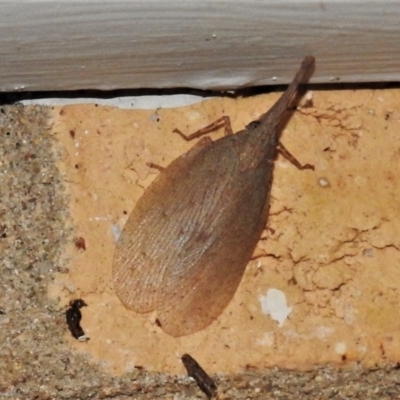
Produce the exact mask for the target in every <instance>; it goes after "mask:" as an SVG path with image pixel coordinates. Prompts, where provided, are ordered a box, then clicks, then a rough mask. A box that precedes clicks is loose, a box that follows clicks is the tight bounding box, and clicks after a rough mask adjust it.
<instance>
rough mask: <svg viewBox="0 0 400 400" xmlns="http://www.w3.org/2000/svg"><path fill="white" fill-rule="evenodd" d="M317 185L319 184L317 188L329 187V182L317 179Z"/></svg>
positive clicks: (324, 179)
mask: <svg viewBox="0 0 400 400" xmlns="http://www.w3.org/2000/svg"><path fill="white" fill-rule="evenodd" d="M318 184H319V186H321V187H323V188H325V187H328V186H330V185H329V181H328V180H327V179H326V178H319V179H318Z"/></svg>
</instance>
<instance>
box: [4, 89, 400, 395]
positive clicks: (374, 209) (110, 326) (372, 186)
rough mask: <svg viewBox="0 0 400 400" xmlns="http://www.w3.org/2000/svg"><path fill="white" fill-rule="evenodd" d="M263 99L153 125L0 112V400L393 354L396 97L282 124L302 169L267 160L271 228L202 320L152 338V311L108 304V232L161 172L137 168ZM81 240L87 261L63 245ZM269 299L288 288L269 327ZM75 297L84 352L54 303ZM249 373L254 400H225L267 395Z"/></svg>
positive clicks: (59, 112)
mask: <svg viewBox="0 0 400 400" xmlns="http://www.w3.org/2000/svg"><path fill="white" fill-rule="evenodd" d="M276 98H277V95H275V94H272V95H267V96H258V97H254V98H247V99H238V100H232V99H212V100H209V101H206V102H203V103H202V104H198V105H193V106H191V107H185V108H181V109H176V110H158V111H157V113H154V112H152V111H140V110H138V111H126V110H119V109H113V108H110V107H97V106H95V105H76V106H66V107H62V108H60V107H54V108H52V109H46V108H40V107H30V108H24V107H21V106H12V107H8V108H3V112H2V114H0V116H1V118H2V120H1V123H2V125H1V126H2V128H1V129H2V132H1V133H2V138H3V139H2V140H3V142H2V144H3V145H2V149H1V150H2V152H3V154H2V158H1V169H2V174H1V179H2V181H1V190H2V206H1V210H0V211H1V215H2V220H1V227H0V228H1V232H0V234H1V235H2V236H1V240H0V244H1V246H2V247H1V250H2V255H3V256H4V262H3V263H2V265H1V268H2V279H3V284H2V289H1V292H0V301H1V303H0V306H1V309H2V314H1V315H0V324H1V327H2V329H1V331H0V335H1V342H0V343H1V348H0V351H1V359H0V360H1V361H0V362H1V364H2V367H1V370H2V371H7V373H3V374H2V376H1V377H0V392H3V393H5V394H7V395H9V396H12V395H15V397H17V396H18V395H19V396H21V398H27V397H24V396H26V395H27V394H28V393H30V394H32V393H33V394H35V393H36V394H37V396H39V395H40V396H42V397H39V398H52V397H51V396H54V395H55V393H56V396H57V398H76V396H80V397H81V398H86V397H88V396H90V395H91V396H94V397H96V396H97V397H98V398H104V397H109V398H119V395H121V396H123V395H125V394H126V395H130V394H132V393H136V394H137V393H138V392H141V395H143V397H140V398H154V397H157V398H164V397H162V396H164V395H165V396H166V397H165V398H168V396H167V394H168V393H171V394H172V393H176V392H178V393H179V391H180V390H182V387H185V385H186V386H187V385H188V383H187V382H188V381H187V380H185V378H182V380H176V379H175V378H173V377H171V378H169V376H168V375H159V374H157V373H153V374H152V373H148V372H145V371H141V370H138V369H137V368H135V367H137V366H141V367H144V368H145V370H153V371H161V372H163V373H179V374H184V370H183V367H182V365H181V363H180V360H179V357H180V356H181V355H182V354H183V353H190V354H192V355H193V356H194V357H195V358H196V359H197V360H198V361H199V362H200V363H201V365H202V366H203V367H204V368H205V369H206V370H207V371H209V372H210V373H214V372H223V373H225V374H229V373H241V375H240V378H234V379H233V381H232V380H231V381H230V382H231V383H230V386H229V385H228V387H230V388H231V389H232V385H233V387H236V386H237V385H238V384H237V379H239V381H241V380H244V382H250V380H252V379H253V380H254V375H252V374H253V372H252V373H249V372H243V371H245V370H246V371H249V368H250V369H251V370H252V371H265V368H267V367H271V366H280V367H286V368H295V369H304V368H312V367H314V366H315V365H321V364H324V363H326V362H333V363H336V364H338V365H339V364H340V365H344V364H347V363H349V362H351V361H355V362H358V363H361V365H362V366H363V367H366V368H369V367H376V366H384V365H387V364H388V363H389V362H397V361H398V360H400V340H399V337H398V335H397V332H398V331H399V328H400V321H398V318H397V315H398V304H399V300H400V294H399V291H398V285H399V284H398V282H400V279H399V278H400V276H399V268H398V261H399V251H398V249H399V248H400V247H399V243H398V242H399V240H400V239H399V234H398V233H399V232H398V231H399V229H400V228H399V225H398V223H397V221H398V220H400V215H399V214H400V209H399V207H398V205H397V203H398V198H399V193H398V192H399V191H400V184H399V183H398V182H397V180H398V179H400V178H398V177H399V176H400V173H399V172H400V171H399V169H400V167H399V166H398V162H397V159H398V154H399V153H400V138H399V137H398V135H397V132H398V127H399V124H400V113H399V112H398V111H396V110H398V109H400V107H399V106H400V91H399V90H364V91H356V92H353V91H352V92H343V91H342V92H332V91H330V92H316V93H314V96H313V104H314V106H311V107H310V106H308V107H306V106H304V107H302V108H300V109H299V110H298V111H297V112H295V113H294V115H293V117H292V119H291V120H290V122H289V124H288V125H287V126H286V128H285V130H284V133H283V135H282V141H283V143H284V144H285V146H286V147H287V148H288V149H289V150H290V151H291V152H292V153H293V154H295V155H296V157H297V158H298V159H299V160H300V161H301V162H302V163H312V164H314V166H315V171H314V172H310V171H307V172H304V171H298V170H296V169H295V168H294V167H293V166H292V165H291V164H290V163H289V162H288V161H286V160H285V159H283V158H281V157H279V158H278V160H277V162H276V167H275V178H274V184H273V188H272V205H271V206H272V208H271V214H270V218H269V222H268V226H269V227H270V228H271V229H270V230H266V231H265V234H264V236H263V239H262V240H261V241H260V243H259V245H258V247H257V249H256V252H255V255H254V258H255V259H254V260H253V261H251V262H250V263H249V265H248V267H247V270H246V274H245V276H244V279H243V281H242V283H241V285H240V287H239V290H238V292H237V293H236V295H235V297H234V299H233V301H232V302H231V304H230V305H229V307H228V308H227V310H226V311H225V312H224V313H223V315H222V316H221V317H220V318H219V319H218V320H217V321H216V322H215V323H214V324H213V325H212V326H210V327H209V328H207V329H205V330H204V331H201V332H199V333H196V334H194V335H191V336H188V337H184V338H180V339H174V338H171V337H169V336H167V335H166V334H165V333H164V332H162V331H161V330H160V329H159V328H158V327H157V326H155V324H154V316H148V315H137V314H135V313H133V312H131V311H128V310H126V309H125V308H124V307H123V306H122V304H120V302H119V301H118V299H117V298H116V296H115V295H114V292H113V288H112V284H111V264H112V254H113V249H114V240H115V237H114V236H115V234H116V232H118V230H119V229H120V228H121V227H122V226H123V223H124V222H125V220H126V218H127V216H128V215H129V212H130V211H131V210H132V208H133V207H134V204H135V202H136V201H137V199H138V198H139V197H140V195H141V194H142V193H143V190H144V188H145V187H147V186H148V185H149V183H150V182H151V181H152V179H154V177H155V176H156V174H157V171H156V170H152V169H150V168H148V167H147V166H146V162H149V161H151V162H154V163H155V164H158V165H167V164H168V163H169V162H170V161H172V160H173V159H174V158H176V157H177V156H178V155H179V154H181V153H182V152H184V151H186V150H187V149H188V148H190V147H191V146H193V144H192V143H186V142H184V141H182V140H181V138H180V137H178V136H177V135H175V134H174V133H173V132H172V131H173V129H174V128H176V127H178V128H180V129H181V130H183V131H186V132H188V131H194V130H196V129H197V128H199V127H201V126H203V125H206V124H207V123H208V122H211V121H212V120H214V119H216V118H217V117H219V116H221V115H223V114H225V115H230V116H231V118H232V123H233V128H234V130H235V131H237V130H239V129H240V128H241V127H242V126H243V125H244V124H246V123H248V122H249V121H250V120H252V119H255V118H257V116H258V115H260V114H261V113H262V112H264V111H265V110H266V109H268V108H269V107H270V106H271V104H272V103H273V102H274V101H275V99H276ZM338 104H340V105H341V106H340V108H339V107H338V106H337V105H338ZM155 116H156V117H155ZM49 121H51V124H50V123H49ZM48 125H51V127H50V129H48V128H47V126H48ZM220 134H221V132H218V133H215V134H213V135H212V136H213V137H214V138H215V137H218V136H219V135H220ZM50 143H51V144H52V145H53V150H51V145H50ZM56 158H58V159H59V164H58V167H59V170H60V171H61V174H60V173H59V171H58V170H57V169H56V168H55V164H54V159H56ZM321 182H322V183H321ZM65 198H68V204H66V201H65ZM67 208H68V210H69V211H68V213H66V209H67ZM78 237H82V238H84V239H85V244H86V250H83V249H78V248H77V247H76V246H75V239H76V238H78ZM61 251H62V256H61V258H60V252H61ZM269 288H277V289H279V290H281V291H282V292H284V293H285V295H286V298H287V302H288V305H289V306H291V307H293V311H292V313H291V314H290V316H289V319H288V320H286V321H285V322H284V324H283V326H282V328H278V326H277V323H276V322H274V321H273V320H271V319H270V318H269V317H268V316H267V315H264V314H262V312H261V305H260V302H259V297H260V295H264V294H265V293H266V292H267V290H268V289H269ZM46 291H47V293H46ZM78 297H82V298H84V300H85V301H86V302H87V303H88V305H89V306H88V307H86V308H84V309H82V313H83V320H82V326H83V328H84V330H85V332H86V333H87V335H88V336H89V337H90V338H91V340H90V341H89V342H87V343H80V342H77V341H75V340H74V339H73V338H72V337H71V336H70V334H69V332H68V331H67V327H66V324H65V321H64V314H63V312H64V310H65V307H66V305H67V304H68V301H69V300H70V299H73V298H78ZM85 355H86V356H89V357H85ZM319 371H321V373H325V372H322V371H325V370H324V369H322V368H321V369H320V370H319ZM355 371H358V369H357V368H356V369H355ZM387 371H388V370H387ZM122 373H125V374H124V375H123V376H122V377H121V378H118V380H115V379H114V378H113V377H112V375H116V374H117V375H119V374H122ZM110 374H112V375H110ZM247 374H250V375H247ZM254 374H255V376H260V375H257V372H254ZM326 374H329V376H331V374H332V376H336V377H337V376H338V375H340V374H341V373H340V372H332V370H329V372H326ZM232 376H235V375H232ZM262 376H263V377H264V378H265V379H267V378H266V377H267V376H270V375H268V374H267V373H266V372H262ZM303 376H304V377H306V374H304V375H303ZM354 376H355V377H357V373H356V372H354ZM386 376H387V377H388V379H389V377H390V376H391V375H390V372H388V373H386ZM46 377H47V378H46ZM236 377H237V375H236ZM66 378H68V379H66ZM264 378H263V379H264ZM220 379H221V385H222V386H223V385H224V382H225V381H224V378H223V377H221V378H220ZM263 379H261V380H260V381H259V383H260V385H259V386H257V387H258V388H259V391H257V392H254V391H253V386H251V385H250V386H248V383H245V384H243V385H242V384H240V385H239V386H241V390H240V391H239V394H237V393H236V392H235V393H236V394H233V395H231V398H241V397H240V396H241V395H243V396H247V397H249V396H250V395H249V393H248V391H247V389H248V388H250V389H251V390H250V389H249V390H250V392H251V393H253V392H254V393H253V394H254V396H255V397H254V398H257V396H258V395H260V398H266V397H265V396H266V393H267V392H269V391H270V390H271V386H270V385H269V384H268V383H266V382H264V380H263ZM269 379H272V380H273V382H278V381H280V379H281V378H278V377H277V376H275V375H273V377H272V378H268V379H267V381H268V382H270V381H269ZM282 379H283V380H282V382H287V381H288V379H289V378H288V376H285V378H282ZM297 379H298V380H299V381H300V380H301V379H300V378H299V376H297ZM305 379H306V378H305ZM310 379H313V378H312V377H311V378H310ZM349 379H350V378H349ZM355 379H357V378H355ZM377 379H378V378H377ZM334 380H335V379H333V380H332V379H331V381H334ZM377 381H378V382H380V383H381V384H382V383H383V381H382V376H380V378H379V380H377ZM132 382H134V384H133V383H132ZM143 382H147V383H143ZM149 382H150V383H149ZM232 382H233V383H232ZM235 382H236V384H235ZM182 385H183V386H182ZM257 385H258V384H257ZM303 386H304V385H303ZM306 386H307V385H306ZM314 386H315V385H314V383H310V384H309V390H308V392H307V393H306V394H310V397H309V398H312V393H313V390H314ZM146 388H147V389H146ZM364 388H365V390H367V385H365V386H364ZM146 390H148V391H149V392H148V396H149V397H146V396H147V394H146ZM157 390H158V391H159V392H157ZM227 390H228V389H227ZM260 390H261V392H260ZM291 390H292V389H291ZM299 390H300V389H299ZM358 390H359V392H360V390H361V389H358ZM363 390H364V389H363ZM257 393H258V394H257ZM279 393H281V394H282V395H283V394H284V393H285V391H284V390H283V391H281V392H279ZM293 393H300V392H299V391H296V390H294V391H293ZM315 393H320V392H318V391H317V392H315ZM360 393H361V392H360ZM388 393H389V392H388ZM391 393H392V392H391ZM192 394H193V393H192ZM32 396H33V395H32ZM46 396H48V397H46ZM74 396H75V397H74ZM137 396H139V395H137ZM235 396H236V397H235ZM275 396H276V398H279V394H275ZM371 396H372V395H371ZM32 398H33V397H32ZM121 398H123V397H121ZM135 398H139V397H135ZM182 398H184V397H182ZM250 398H251V397H250ZM303 398H305V397H303ZM363 398H366V397H365V396H364V397H363ZM368 398H373V397H368ZM377 398H383V397H382V395H379V396H377Z"/></svg>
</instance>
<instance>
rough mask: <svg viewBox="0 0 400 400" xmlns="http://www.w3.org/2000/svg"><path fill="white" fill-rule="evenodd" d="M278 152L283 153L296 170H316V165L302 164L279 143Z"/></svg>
mask: <svg viewBox="0 0 400 400" xmlns="http://www.w3.org/2000/svg"><path fill="white" fill-rule="evenodd" d="M278 151H279V153H281V154H282V155H283V156H284V157H285V158H286V159H287V160H288V161H290V162H291V163H292V164H293V165H294V166H295V167H296V168H298V169H312V170H314V165H311V164H305V165H302V164H300V162H299V161H298V160H297V158H296V157H295V156H294V155H293V154H292V153H290V151H289V150H288V149H287V148H286V147H285V146H284V145H283V144H282V143H281V142H279V144H278Z"/></svg>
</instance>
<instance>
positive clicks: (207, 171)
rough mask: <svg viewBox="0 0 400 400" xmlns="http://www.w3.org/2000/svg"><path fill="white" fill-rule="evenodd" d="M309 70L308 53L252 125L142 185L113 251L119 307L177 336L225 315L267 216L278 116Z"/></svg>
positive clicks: (193, 152) (311, 62) (194, 151)
mask: <svg viewBox="0 0 400 400" xmlns="http://www.w3.org/2000/svg"><path fill="white" fill-rule="evenodd" d="M313 67H314V58H313V57H311V56H309V57H306V58H305V59H304V60H303V63H302V65H301V67H300V69H299V71H298V72H297V74H296V76H295V78H294V80H293V81H292V83H291V84H290V85H289V87H288V88H287V90H286V91H285V92H284V93H283V95H282V96H281V98H280V99H279V100H278V101H277V102H276V103H275V104H274V106H273V107H272V108H271V109H270V110H269V111H268V112H267V113H266V114H264V115H263V116H262V117H261V118H260V119H259V123H257V124H251V125H250V126H249V127H248V128H247V129H245V130H243V131H240V132H238V133H237V134H235V135H230V136H225V137H223V138H221V139H218V140H216V141H215V142H212V143H209V144H207V145H204V146H203V147H195V148H193V149H192V150H190V151H189V152H187V153H186V154H184V155H182V156H180V157H179V158H177V159H176V160H174V161H173V162H172V163H171V164H170V165H168V167H167V168H165V169H164V170H163V171H161V172H160V174H159V175H158V177H157V178H156V179H155V180H154V182H153V183H152V184H151V185H150V187H149V188H148V189H147V190H146V191H145V193H144V194H143V196H142V197H141V198H140V199H139V201H138V203H137V205H136V207H135V208H134V210H133V211H132V213H131V215H130V216H129V219H128V221H127V223H126V225H125V227H124V229H123V232H122V234H121V237H120V239H119V241H118V243H117V247H116V251H115V255H114V265H113V279H114V286H115V291H116V293H117V295H118V297H119V298H120V300H121V301H122V303H123V304H124V305H125V306H126V307H127V308H129V309H132V310H134V311H137V312H141V313H144V312H149V311H153V310H157V318H158V320H159V322H160V324H161V327H162V329H163V330H164V331H165V332H167V333H168V334H170V335H172V336H176V337H177V336H183V335H189V334H191V333H194V332H196V331H198V330H201V329H203V328H205V327H207V326H208V325H210V324H211V323H212V322H213V321H214V320H215V319H216V318H218V316H219V315H220V314H221V313H222V312H223V310H224V309H225V307H226V306H227V305H228V303H229V302H230V300H231V299H232V297H233V295H234V294H235V292H236V289H237V287H238V286H239V283H240V281H241V279H242V276H243V273H244V270H245V268H246V264H247V263H248V261H249V260H250V257H251V255H252V253H253V251H254V249H255V247H256V244H257V242H258V240H259V239H260V236H261V233H262V230H263V229H264V227H265V224H266V222H267V218H268V211H269V194H270V190H271V184H272V172H273V166H274V159H275V157H276V152H277V144H278V140H279V137H278V136H279V123H280V121H281V118H282V115H283V114H284V112H285V111H286V109H287V107H288V104H289V103H290V101H291V100H292V99H293V97H294V96H295V95H296V93H297V90H298V85H299V84H300V83H302V82H303V81H304V79H305V78H306V77H307V76H308V75H309V74H310V73H311V72H312V70H313Z"/></svg>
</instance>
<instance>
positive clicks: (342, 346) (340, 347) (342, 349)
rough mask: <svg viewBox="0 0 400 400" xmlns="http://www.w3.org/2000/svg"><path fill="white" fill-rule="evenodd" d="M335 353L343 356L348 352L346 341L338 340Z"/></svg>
mask: <svg viewBox="0 0 400 400" xmlns="http://www.w3.org/2000/svg"><path fill="white" fill-rule="evenodd" d="M335 353H336V354H339V355H341V356H343V355H344V354H346V343H344V342H338V343H336V344H335Z"/></svg>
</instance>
